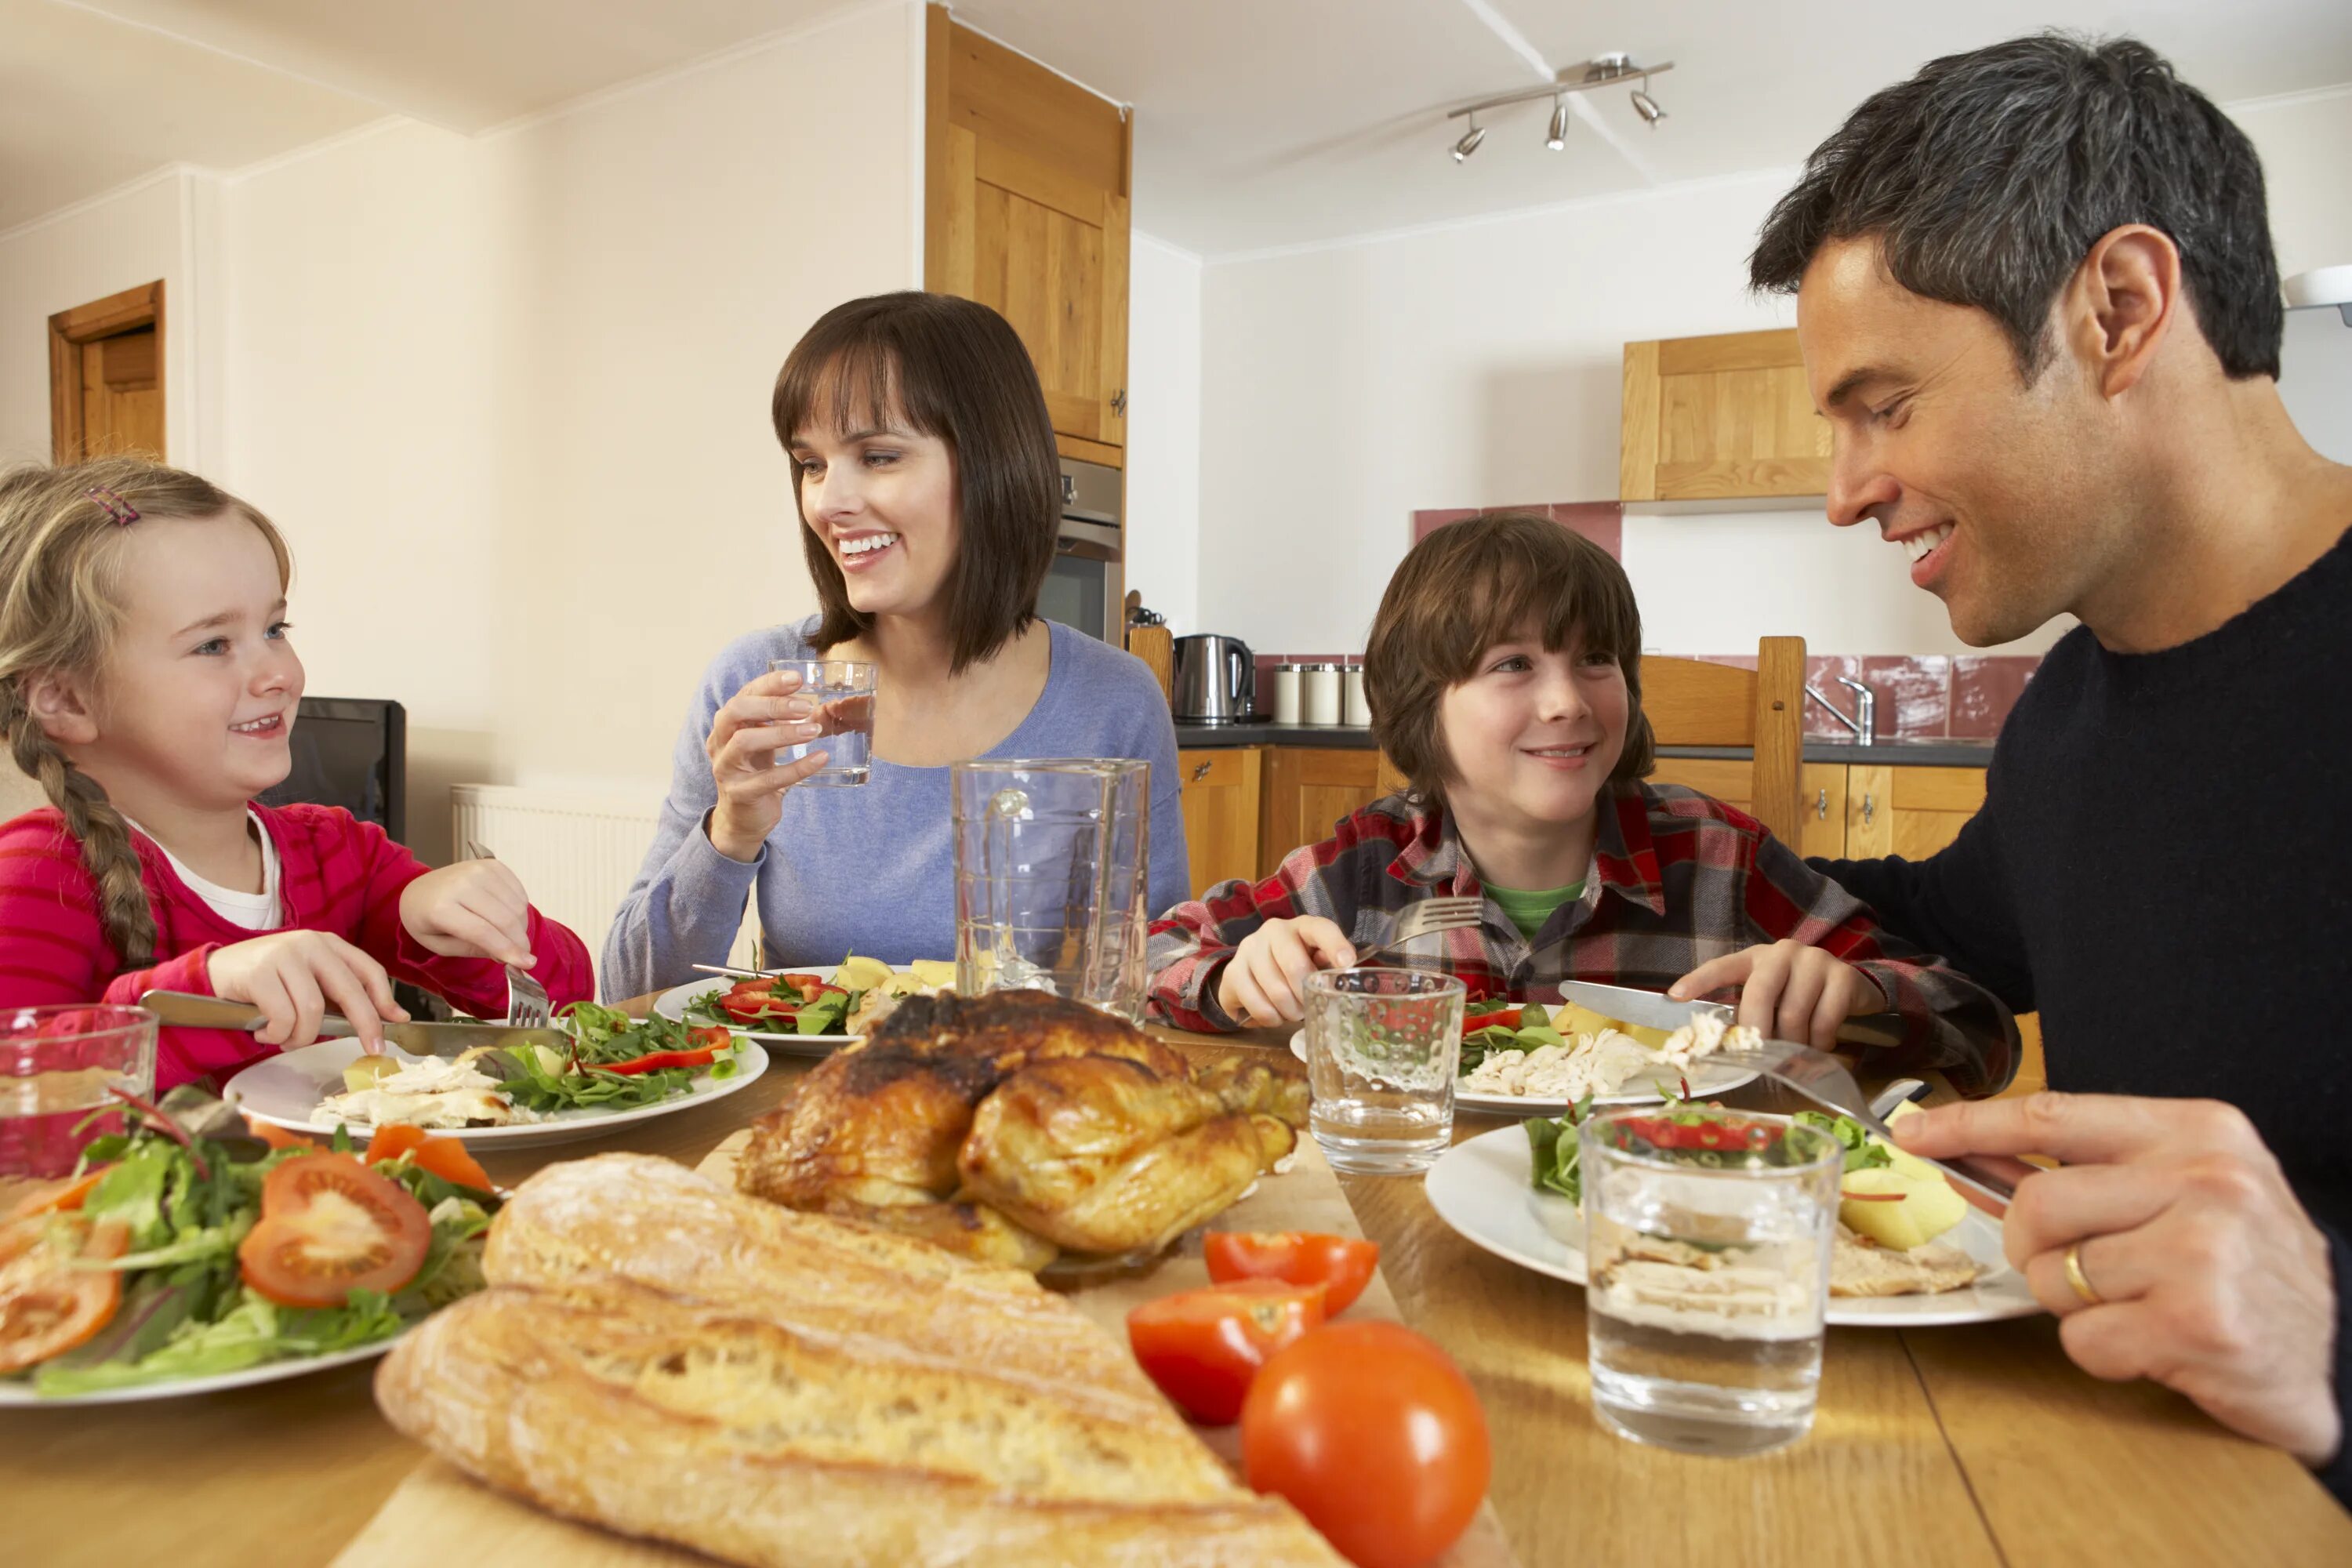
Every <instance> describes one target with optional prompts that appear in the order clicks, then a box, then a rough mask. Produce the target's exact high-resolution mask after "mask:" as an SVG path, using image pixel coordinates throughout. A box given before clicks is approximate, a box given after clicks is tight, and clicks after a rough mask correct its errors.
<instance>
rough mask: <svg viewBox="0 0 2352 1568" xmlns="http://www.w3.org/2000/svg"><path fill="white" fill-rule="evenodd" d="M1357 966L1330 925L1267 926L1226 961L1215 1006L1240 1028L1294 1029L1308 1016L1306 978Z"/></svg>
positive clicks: (1314, 919)
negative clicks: (1280, 1025) (1275, 1025)
mask: <svg viewBox="0 0 2352 1568" xmlns="http://www.w3.org/2000/svg"><path fill="white" fill-rule="evenodd" d="M1355 962H1356V948H1355V944H1354V943H1353V942H1349V940H1348V933H1347V932H1346V931H1341V930H1340V929H1339V926H1338V925H1337V924H1336V923H1335V922H1333V921H1327V920H1325V919H1323V918H1322V917H1321V916H1319V915H1301V916H1300V917H1299V918H1298V919H1297V920H1295V921H1266V922H1265V924H1264V925H1262V926H1260V927H1258V928H1257V930H1255V931H1252V932H1250V933H1249V935H1247V936H1245V937H1244V938H1243V939H1242V944H1241V946H1239V947H1237V948H1235V949H1234V955H1233V957H1231V958H1230V959H1227V960H1226V961H1225V967H1224V969H1223V972H1222V973H1220V974H1219V975H1218V976H1217V1005H1218V1006H1220V1007H1223V1009H1224V1010H1225V1016H1227V1017H1229V1018H1232V1019H1233V1020H1234V1022H1235V1023H1238V1024H1244V1025H1249V1024H1272V1023H1276V1022H1283V1023H1290V1024H1296V1023H1297V1022H1298V1021H1299V1020H1300V1019H1302V1018H1304V1017H1306V1016H1307V1003H1306V995H1307V976H1308V975H1310V974H1312V973H1315V972H1316V971H1317V970H1318V969H1345V968H1347V967H1348V966H1349V964H1351V963H1355Z"/></svg>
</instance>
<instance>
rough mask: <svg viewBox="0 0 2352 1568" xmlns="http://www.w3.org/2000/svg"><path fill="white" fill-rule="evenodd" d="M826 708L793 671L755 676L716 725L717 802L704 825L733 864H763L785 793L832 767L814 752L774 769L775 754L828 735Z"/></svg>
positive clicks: (712, 737) (713, 777) (713, 770)
mask: <svg viewBox="0 0 2352 1568" xmlns="http://www.w3.org/2000/svg"><path fill="white" fill-rule="evenodd" d="M821 706H822V705H821V704H820V703H819V702H818V700H817V699H816V698H815V697H814V696H810V695H807V694H805V693H803V692H802V690H801V678H800V677H799V676H798V675H797V674H794V673H793V672H792V671H789V670H785V671H772V672H770V673H769V674H766V675H761V676H755V677H754V678H753V679H751V680H749V681H746V682H745V683H744V685H743V689H741V690H740V691H738V692H736V693H735V695H734V696H732V697H730V698H729V699H728V700H727V702H726V705H725V706H723V707H721V708H720V709H719V711H718V713H717V715H716V716H714V717H713V718H712V720H711V721H710V734H709V738H708V739H706V740H705V741H704V742H703V750H704V751H705V752H708V753H709V757H710V782H711V783H712V784H715V785H717V786H718V790H719V804H718V805H714V806H712V807H711V809H710V816H709V817H708V818H707V819H706V820H705V826H704V831H706V832H707V833H708V834H709V836H710V844H711V847H712V848H714V849H717V850H718V851H719V853H720V854H721V855H724V856H726V857H727V858H729V859H730V860H741V861H745V862H749V861H752V860H756V859H758V858H760V846H761V844H763V843H765V842H766V841H767V837H768V835H769V834H771V833H772V832H774V831H775V827H776V823H777V822H778V820H780V819H781V818H782V816H783V814H784V792H785V791H786V790H788V789H790V788H792V787H793V785H794V784H798V783H800V782H801V781H802V780H803V779H804V778H807V777H808V776H809V775H810V774H812V773H817V772H819V771H820V770H822V769H823V768H824V765H825V763H827V762H828V761H830V759H829V758H828V757H827V756H826V754H825V753H824V752H810V753H808V755H806V756H804V757H802V758H799V759H798V760H797V761H794V762H790V763H785V764H784V765H783V766H782V767H778V766H777V765H776V753H777V752H780V751H782V750H784V749H786V748H787V747H792V746H798V745H803V744H805V743H807V742H810V741H814V740H815V739H816V738H817V737H818V736H820V735H822V734H824V733H825V732H826V731H825V721H824V715H823V714H822V713H821V712H820V711H819V710H820V707H821Z"/></svg>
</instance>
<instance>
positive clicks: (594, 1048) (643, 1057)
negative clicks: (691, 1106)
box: [499, 1002, 741, 1112]
mask: <svg viewBox="0 0 2352 1568" xmlns="http://www.w3.org/2000/svg"><path fill="white" fill-rule="evenodd" d="M563 1018H564V1022H565V1024H566V1025H567V1026H569V1027H570V1029H571V1031H572V1041H573V1045H572V1055H571V1056H570V1057H568V1058H567V1057H563V1056H562V1055H560V1054H559V1053H558V1052H556V1051H554V1050H551V1049H549V1048H548V1047H541V1046H509V1047H506V1049H505V1050H504V1052H503V1053H502V1054H503V1056H504V1057H505V1058H506V1060H507V1061H508V1062H509V1063H511V1064H512V1065H511V1066H510V1067H509V1068H508V1069H507V1072H506V1079H505V1081H504V1082H503V1083H501V1084H500V1085H499V1088H500V1089H503V1090H504V1091H505V1092H506V1093H507V1095H508V1096H509V1098H510V1099H512V1100H513V1101H514V1102H515V1103H516V1104H517V1105H520V1106H522V1107H524V1108H525V1109H527V1110H536V1111H541V1112H546V1111H551V1110H572V1109H574V1108H590V1107H593V1109H596V1110H629V1109H631V1108H633V1107H635V1106H640V1105H658V1104H660V1103H661V1102H662V1101H663V1100H674V1099H676V1098H677V1097H678V1096H679V1095H682V1094H686V1093H688V1092H690V1091H691V1090H692V1089H693V1088H694V1080H695V1077H696V1075H697V1074H698V1073H708V1074H709V1076H710V1077H711V1078H713V1079H726V1078H732V1077H734V1076H735V1074H736V1073H737V1071H739V1070H740V1067H741V1056H740V1049H741V1047H740V1046H738V1044H737V1043H736V1040H735V1037H734V1036H733V1035H732V1034H730V1033H729V1032H728V1031H727V1030H726V1029H724V1028H721V1027H717V1026H702V1027H697V1026H695V1025H693V1024H689V1023H681V1022H679V1021H678V1020H677V1019H675V1018H632V1017H630V1016H628V1015H627V1014H626V1013H624V1012H622V1011H621V1010H620V1009H619V1008H617V1007H604V1006H599V1005H597V1004H595V1003H593V1002H575V1003H573V1004H572V1005H571V1006H569V1007H566V1008H565V1009H564V1010H563Z"/></svg>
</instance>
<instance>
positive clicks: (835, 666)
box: [768, 658, 874, 789]
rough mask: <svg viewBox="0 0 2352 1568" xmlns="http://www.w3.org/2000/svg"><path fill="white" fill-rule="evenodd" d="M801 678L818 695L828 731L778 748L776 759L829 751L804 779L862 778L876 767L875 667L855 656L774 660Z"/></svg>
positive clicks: (823, 781) (777, 666) (810, 693)
mask: <svg viewBox="0 0 2352 1568" xmlns="http://www.w3.org/2000/svg"><path fill="white" fill-rule="evenodd" d="M768 668H770V669H772V670H774V671H776V672H777V673H779V674H782V673H786V672H790V673H791V674H793V675H797V676H799V677H800V678H801V691H802V692H803V694H804V695H807V696H810V697H814V698H815V699H816V700H817V721H818V722H819V723H821V724H823V725H824V734H822V735H819V736H818V737H817V738H816V739H815V740H814V741H811V742H808V743H807V744H806V745H802V746H787V747H785V748H784V749H783V750H782V751H781V752H777V753H776V765H777V766H778V767H782V766H783V765H784V764H785V763H796V762H799V761H800V760H801V759H802V758H803V757H805V756H807V755H808V754H809V753H810V752H824V754H825V764H824V767H823V768H821V769H819V770H818V771H817V772H815V773H811V774H810V775H809V776H808V777H806V778H804V779H803V780H801V782H800V787H801V788H803V789H807V788H808V787H810V786H811V785H813V784H864V783H865V782H866V778H867V777H868V776H869V775H870V774H871V773H873V771H874V667H873V666H872V665H870V664H866V663H865V662H863V661H862V660H859V659H854V658H780V659H776V660H774V661H772V663H770V665H769V666H768Z"/></svg>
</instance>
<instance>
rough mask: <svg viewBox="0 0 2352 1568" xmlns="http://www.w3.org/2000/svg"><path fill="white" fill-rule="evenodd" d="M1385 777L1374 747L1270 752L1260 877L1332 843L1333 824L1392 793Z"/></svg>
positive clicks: (1288, 748)
mask: <svg viewBox="0 0 2352 1568" xmlns="http://www.w3.org/2000/svg"><path fill="white" fill-rule="evenodd" d="M1388 776H1389V777H1391V778H1393V777H1394V774H1393V773H1392V772H1391V773H1389V774H1388ZM1382 777H1383V759H1382V758H1381V753H1380V752H1376V751H1373V750H1371V749H1370V747H1365V748H1362V749H1360V750H1342V749H1340V748H1338V747H1332V748H1328V749H1325V748H1317V747H1307V746H1272V747H1268V748H1267V752H1266V763H1265V811H1264V814H1263V816H1262V819H1261V825H1260V829H1259V834H1258V874H1259V875H1260V876H1264V877H1270V876H1272V875H1274V870H1275V868H1276V867H1277V866H1279V865H1281V864H1282V860H1283V857H1284V856H1286V855H1288V854H1289V853H1290V852H1291V851H1292V850H1294V849H1296V848H1297V847H1299V846H1300V845H1302V844H1317V843H1320V842H1321V841H1322V840H1324V839H1326V838H1328V837H1331V826H1332V824H1334V823H1336V822H1338V821H1339V819H1340V818H1341V817H1343V816H1349V815H1351V814H1353V813H1355V812H1359V811H1361V810H1362V809H1363V808H1364V807H1366V806H1368V805H1371V804H1372V802H1374V801H1376V800H1378V799H1380V798H1381V795H1384V794H1386V793H1388V792H1387V790H1385V789H1384V788H1383V787H1382Z"/></svg>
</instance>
